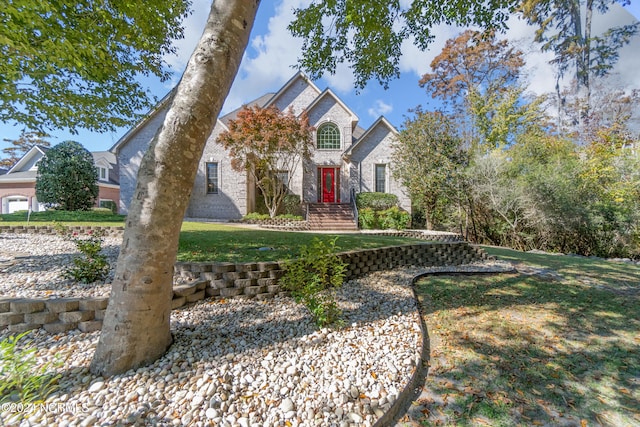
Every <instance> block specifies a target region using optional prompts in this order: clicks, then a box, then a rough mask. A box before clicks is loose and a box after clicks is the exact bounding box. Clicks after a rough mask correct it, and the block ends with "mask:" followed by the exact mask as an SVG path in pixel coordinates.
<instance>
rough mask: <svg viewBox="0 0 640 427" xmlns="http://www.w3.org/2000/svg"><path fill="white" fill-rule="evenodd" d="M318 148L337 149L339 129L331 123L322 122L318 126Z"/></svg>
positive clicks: (338, 146) (338, 147) (338, 145)
mask: <svg viewBox="0 0 640 427" xmlns="http://www.w3.org/2000/svg"><path fill="white" fill-rule="evenodd" d="M317 138H318V149H319V150H339V149H340V130H338V126H336V125H335V124H333V123H323V124H322V125H320V127H319V128H318V133H317Z"/></svg>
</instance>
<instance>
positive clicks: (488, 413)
mask: <svg viewBox="0 0 640 427" xmlns="http://www.w3.org/2000/svg"><path fill="white" fill-rule="evenodd" d="M486 250H487V251H488V252H489V253H491V254H493V255H496V256H497V257H498V258H499V259H503V260H509V261H513V262H516V263H519V264H520V266H521V268H522V269H523V270H524V271H527V274H510V275H507V274H502V275H497V276H432V277H428V278H425V279H423V280H421V281H420V282H419V283H418V284H417V288H416V289H417V293H418V297H419V301H420V303H421V307H422V311H423V316H424V318H425V321H426V324H427V329H428V334H429V339H430V361H429V365H430V366H429V368H428V375H427V378H426V380H425V381H426V383H425V387H424V390H423V393H422V396H421V397H420V398H419V399H418V401H417V402H414V404H413V405H412V407H411V409H410V411H409V415H408V416H406V417H405V419H404V420H403V421H402V422H400V423H399V425H401V426H413V425H415V426H440V425H454V426H478V425H490V426H517V425H522V426H531V425H540V426H542V425H552V426H561V425H572V426H573V425H576V426H597V425H603V426H623V425H624V426H631V425H640V356H638V355H640V335H639V333H638V332H639V331H640V298H639V297H640V283H639V282H640V268H639V267H638V266H637V265H631V264H625V263H617V262H608V261H603V260H598V259H590V258H580V257H570V256H553V255H537V254H536V255H534V254H525V253H522V252H517V251H512V250H507V249H496V248H486Z"/></svg>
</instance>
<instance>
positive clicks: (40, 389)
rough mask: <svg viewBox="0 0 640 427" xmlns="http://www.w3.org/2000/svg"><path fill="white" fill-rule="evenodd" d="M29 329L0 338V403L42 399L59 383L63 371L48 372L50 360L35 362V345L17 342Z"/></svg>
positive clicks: (23, 402) (51, 364) (50, 364)
mask: <svg viewBox="0 0 640 427" xmlns="http://www.w3.org/2000/svg"><path fill="white" fill-rule="evenodd" d="M29 332H31V331H27V332H24V333H22V334H20V335H18V336H10V337H8V338H5V339H4V340H2V341H0V403H7V402H20V403H22V404H28V403H39V402H42V401H44V400H45V399H46V398H47V396H48V395H49V394H50V393H51V392H53V391H54V390H55V389H56V387H57V381H58V379H59V378H60V374H54V373H51V372H49V369H50V368H51V367H52V366H53V365H54V364H53V363H51V362H49V363H46V364H44V365H43V366H41V367H37V366H36V355H35V353H36V349H35V348H30V347H28V344H29V343H26V344H25V346H24V348H22V349H20V348H18V346H17V344H18V341H20V340H21V339H22V338H23V337H24V336H26V335H27V334H28V333H29Z"/></svg>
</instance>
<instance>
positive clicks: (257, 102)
mask: <svg viewBox="0 0 640 427" xmlns="http://www.w3.org/2000/svg"><path fill="white" fill-rule="evenodd" d="M274 95H275V94H274V93H273V92H270V93H266V94H264V95H262V96H261V97H259V98H256V99H254V100H253V101H251V102H247V103H246V104H243V105H241V106H240V107H238V108H236V109H235V110H233V111H232V112H230V113H227V114H225V115H224V116H222V117H220V119H219V120H220V122H221V123H222V124H223V125H225V126H228V125H229V122H230V121H231V120H235V119H236V118H237V117H238V113H239V112H240V111H242V109H243V108H244V107H260V108H264V107H265V106H266V105H267V103H268V102H269V100H271V98H273V96H274Z"/></svg>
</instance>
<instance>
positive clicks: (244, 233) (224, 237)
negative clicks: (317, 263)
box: [0, 209, 423, 262]
mask: <svg viewBox="0 0 640 427" xmlns="http://www.w3.org/2000/svg"><path fill="white" fill-rule="evenodd" d="M26 216H27V213H26V212H16V213H13V214H6V215H0V225H27V222H26ZM125 218H126V217H125V216H124V215H114V214H112V213H111V212H110V211H105V210H103V209H99V210H91V211H86V212H65V211H44V212H33V213H32V214H31V218H30V222H29V224H30V225H53V224H54V223H56V222H58V223H61V224H64V225H93V226H124V220H125ZM336 236H339V238H338V242H337V246H338V247H339V250H341V251H347V250H352V249H369V248H378V247H382V246H394V245H403V244H408V243H415V242H417V241H418V242H423V241H422V240H416V239H410V238H404V237H391V236H371V235H361V234H340V235H337V234H333V235H330V234H314V233H294V232H283V231H271V230H259V229H255V228H243V227H241V226H238V225H225V224H219V223H204V222H184V223H183V224H182V232H181V234H180V244H179V246H178V261H194V262H197V261H219V262H254V261H280V260H286V259H289V258H291V257H294V256H296V255H297V254H298V253H299V252H300V247H301V246H302V245H305V244H308V243H310V242H311V240H312V239H313V238H314V237H318V238H321V239H333V238H335V237H336Z"/></svg>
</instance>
